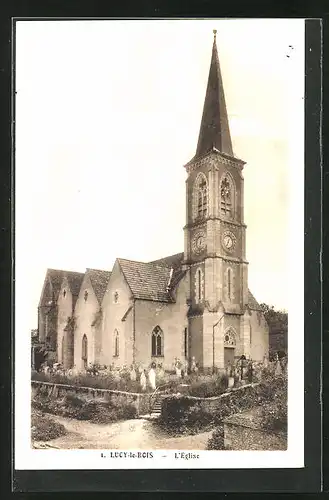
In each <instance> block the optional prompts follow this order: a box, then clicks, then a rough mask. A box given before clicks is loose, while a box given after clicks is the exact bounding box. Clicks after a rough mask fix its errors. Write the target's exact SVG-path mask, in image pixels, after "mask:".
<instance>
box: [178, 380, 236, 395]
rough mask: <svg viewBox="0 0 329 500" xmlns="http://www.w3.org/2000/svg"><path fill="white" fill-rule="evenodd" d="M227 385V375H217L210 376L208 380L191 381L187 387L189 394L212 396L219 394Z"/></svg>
mask: <svg viewBox="0 0 329 500" xmlns="http://www.w3.org/2000/svg"><path fill="white" fill-rule="evenodd" d="M227 387H228V376H227V375H219V376H217V377H212V378H211V379H210V380H209V379H208V380H198V381H195V382H192V384H191V386H190V388H189V391H188V392H189V395H190V396H195V397H200V398H209V397H212V396H220V395H221V394H223V393H224V392H225V391H226V389H227Z"/></svg>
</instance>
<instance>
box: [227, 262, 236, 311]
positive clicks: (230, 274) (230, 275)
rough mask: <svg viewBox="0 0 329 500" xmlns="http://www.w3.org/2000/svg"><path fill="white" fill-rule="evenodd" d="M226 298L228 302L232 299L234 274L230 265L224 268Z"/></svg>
mask: <svg viewBox="0 0 329 500" xmlns="http://www.w3.org/2000/svg"><path fill="white" fill-rule="evenodd" d="M226 298H227V301H228V302H232V301H233V300H234V274H233V269H232V268H231V267H229V268H228V269H227V270H226Z"/></svg>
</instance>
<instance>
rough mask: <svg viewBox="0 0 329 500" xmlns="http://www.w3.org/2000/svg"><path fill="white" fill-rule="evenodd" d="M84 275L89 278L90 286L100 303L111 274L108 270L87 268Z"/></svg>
mask: <svg viewBox="0 0 329 500" xmlns="http://www.w3.org/2000/svg"><path fill="white" fill-rule="evenodd" d="M86 275H88V277H89V279H90V283H91V286H92V287H93V290H94V292H95V295H96V298H97V300H98V302H99V303H101V302H102V299H103V297H104V294H105V292H106V288H107V285H108V282H109V279H110V276H111V273H110V271H103V270H101V269H89V268H87V269H86Z"/></svg>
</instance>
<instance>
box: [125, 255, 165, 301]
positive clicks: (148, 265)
mask: <svg viewBox="0 0 329 500" xmlns="http://www.w3.org/2000/svg"><path fill="white" fill-rule="evenodd" d="M117 261H118V263H119V265H120V267H121V269H122V272H123V274H124V276H125V278H126V280H127V283H128V285H129V287H130V289H131V292H132V294H133V296H134V298H136V299H144V300H154V301H159V302H174V299H173V298H172V296H171V294H170V290H169V288H168V285H169V279H170V278H171V274H172V273H171V268H170V267H166V266H164V265H157V264H154V263H152V262H137V261H134V260H127V259H117Z"/></svg>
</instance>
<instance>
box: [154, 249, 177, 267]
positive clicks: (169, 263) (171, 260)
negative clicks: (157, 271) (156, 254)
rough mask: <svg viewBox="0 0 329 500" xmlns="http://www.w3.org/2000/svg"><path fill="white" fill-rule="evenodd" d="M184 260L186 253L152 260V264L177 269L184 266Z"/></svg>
mask: <svg viewBox="0 0 329 500" xmlns="http://www.w3.org/2000/svg"><path fill="white" fill-rule="evenodd" d="M183 259H184V252H180V253H175V254H174V255H169V257H163V258H162V259H158V260H152V261H151V262H150V264H156V265H160V266H165V267H173V268H176V267H179V266H181V265H182V262H183Z"/></svg>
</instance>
